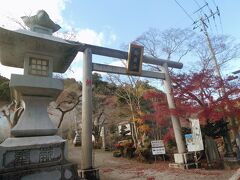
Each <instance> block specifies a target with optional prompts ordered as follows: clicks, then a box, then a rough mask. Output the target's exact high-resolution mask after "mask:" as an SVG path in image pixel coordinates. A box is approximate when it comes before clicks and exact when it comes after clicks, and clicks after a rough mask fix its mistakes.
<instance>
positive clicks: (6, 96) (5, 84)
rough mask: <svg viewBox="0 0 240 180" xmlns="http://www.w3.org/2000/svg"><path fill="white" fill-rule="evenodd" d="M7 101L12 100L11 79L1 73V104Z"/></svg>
mask: <svg viewBox="0 0 240 180" xmlns="http://www.w3.org/2000/svg"><path fill="white" fill-rule="evenodd" d="M7 101H10V88H9V79H7V78H5V77H3V76H1V75H0V106H1V104H2V103H3V102H7Z"/></svg>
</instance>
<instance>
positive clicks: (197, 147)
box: [185, 119, 204, 152]
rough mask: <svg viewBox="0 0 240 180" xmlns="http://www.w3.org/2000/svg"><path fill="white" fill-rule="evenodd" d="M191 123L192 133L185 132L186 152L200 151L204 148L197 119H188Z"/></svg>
mask: <svg viewBox="0 0 240 180" xmlns="http://www.w3.org/2000/svg"><path fill="white" fill-rule="evenodd" d="M190 122H191V124H192V134H185V140H186V144H187V149H188V152H193V151H201V150H203V149H204V146H203V141H202V133H201V128H200V125H199V120H198V119H190Z"/></svg>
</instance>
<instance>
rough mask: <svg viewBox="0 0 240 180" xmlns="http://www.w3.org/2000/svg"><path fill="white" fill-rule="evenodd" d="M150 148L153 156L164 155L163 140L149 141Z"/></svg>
mask: <svg viewBox="0 0 240 180" xmlns="http://www.w3.org/2000/svg"><path fill="white" fill-rule="evenodd" d="M151 146H152V154H153V155H159V154H166V151H165V147H164V143H163V140H154V141H151Z"/></svg>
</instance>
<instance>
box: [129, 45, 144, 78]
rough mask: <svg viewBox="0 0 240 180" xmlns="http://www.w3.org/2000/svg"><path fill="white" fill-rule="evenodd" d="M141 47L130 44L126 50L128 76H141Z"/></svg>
mask: <svg viewBox="0 0 240 180" xmlns="http://www.w3.org/2000/svg"><path fill="white" fill-rule="evenodd" d="M143 50H144V48H143V46H139V45H136V44H130V45H129V50H128V66H127V72H128V74H133V75H141V73H142V60H143Z"/></svg>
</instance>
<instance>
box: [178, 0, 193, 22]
mask: <svg viewBox="0 0 240 180" xmlns="http://www.w3.org/2000/svg"><path fill="white" fill-rule="evenodd" d="M174 1H175V2H176V3H177V5H178V6H179V7H180V8H181V9H182V10H183V12H184V13H185V14H186V15H187V16H188V17H189V19H191V20H192V21H193V22H194V20H193V18H192V17H191V16H190V14H188V12H187V11H186V10H185V9H184V8H183V6H182V5H181V4H180V3H179V2H178V1H177V0H174Z"/></svg>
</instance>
